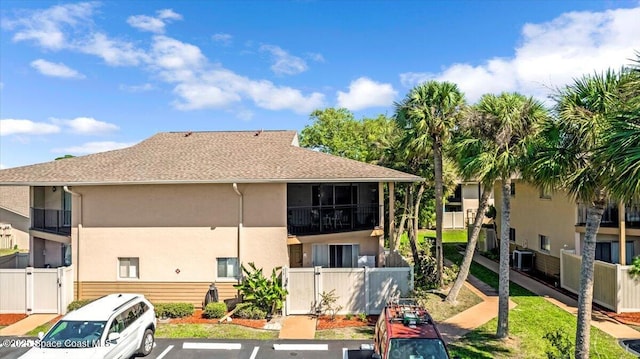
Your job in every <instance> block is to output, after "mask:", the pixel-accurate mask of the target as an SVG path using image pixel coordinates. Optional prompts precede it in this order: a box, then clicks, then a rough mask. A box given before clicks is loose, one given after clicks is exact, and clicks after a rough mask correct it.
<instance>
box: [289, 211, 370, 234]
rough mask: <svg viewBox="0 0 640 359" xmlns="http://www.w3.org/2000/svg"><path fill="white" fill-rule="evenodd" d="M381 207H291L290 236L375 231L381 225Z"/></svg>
mask: <svg viewBox="0 0 640 359" xmlns="http://www.w3.org/2000/svg"><path fill="white" fill-rule="evenodd" d="M380 210H381V206H380V205H377V204H370V205H336V206H309V207H289V208H288V210H287V213H288V219H287V227H288V230H289V234H294V235H311V234H325V233H337V232H349V231H356V230H365V229H373V228H374V227H375V226H378V225H380V223H379V222H380V221H379V218H380V216H379V214H380Z"/></svg>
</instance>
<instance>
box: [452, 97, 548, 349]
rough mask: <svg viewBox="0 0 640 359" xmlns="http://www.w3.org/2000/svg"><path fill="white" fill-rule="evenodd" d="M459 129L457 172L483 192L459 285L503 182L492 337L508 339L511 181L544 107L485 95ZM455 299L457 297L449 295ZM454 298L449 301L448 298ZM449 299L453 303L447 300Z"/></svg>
mask: <svg viewBox="0 0 640 359" xmlns="http://www.w3.org/2000/svg"><path fill="white" fill-rule="evenodd" d="M465 114H466V116H465V120H464V123H463V125H462V126H461V128H462V130H461V136H462V138H461V139H456V143H458V142H459V144H457V145H456V147H457V151H456V152H457V158H458V163H459V164H460V170H461V172H462V173H463V174H465V175H466V176H472V177H475V178H477V179H478V180H480V182H481V183H482V185H483V187H484V190H483V194H482V196H481V197H482V198H481V203H480V204H481V205H482V208H480V209H479V210H478V211H477V214H476V218H475V220H474V225H473V229H472V232H471V238H470V241H469V244H467V250H466V253H465V259H464V260H463V264H462V266H463V267H461V276H462V277H459V278H458V283H456V285H457V286H458V287H459V286H461V283H462V282H464V280H465V279H466V276H467V275H468V271H469V269H468V267H469V266H470V264H471V261H472V258H473V253H474V251H475V243H476V241H477V237H478V235H479V233H480V227H481V226H482V217H483V216H484V212H485V211H486V208H487V200H488V198H489V195H490V193H491V188H492V186H493V182H494V181H495V180H497V179H500V180H501V192H502V193H501V194H502V195H501V197H502V206H501V216H500V219H501V221H500V232H501V233H500V281H499V286H498V296H499V299H498V325H497V330H496V336H497V337H498V338H506V337H507V336H508V335H509V228H510V213H511V202H510V198H511V178H512V177H513V176H515V175H517V174H518V173H519V171H520V170H521V168H522V167H523V165H524V163H523V158H525V156H524V155H525V154H526V153H527V151H526V150H527V148H528V143H530V142H532V141H533V139H534V138H535V137H536V135H537V134H538V132H539V129H540V126H539V124H540V123H541V122H542V121H543V120H544V119H545V118H546V117H547V116H548V112H547V110H546V109H545V107H544V106H543V105H542V104H541V103H540V102H539V101H537V100H535V99H533V98H531V97H525V96H523V95H521V94H518V93H502V94H500V95H497V96H496V95H493V94H486V95H484V96H482V97H481V98H480V101H478V103H477V104H476V105H474V106H473V108H472V109H471V110H470V111H468V112H466V113H465ZM453 294H454V295H457V293H455V292H454V293H453ZM452 299H453V298H452ZM449 300H450V301H451V299H449Z"/></svg>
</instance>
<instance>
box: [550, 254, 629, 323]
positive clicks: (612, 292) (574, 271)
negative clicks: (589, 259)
mask: <svg viewBox="0 0 640 359" xmlns="http://www.w3.org/2000/svg"><path fill="white" fill-rule="evenodd" d="M581 264H582V258H581V256H578V255H575V254H572V253H569V252H567V251H561V252H560V285H561V287H562V288H564V289H566V290H568V291H570V292H573V293H576V294H577V293H578V291H579V289H580V267H581ZM629 269H630V266H623V265H620V264H612V263H606V262H602V261H595V266H594V275H593V277H594V283H593V302H594V303H597V304H599V305H601V306H603V307H605V308H608V309H611V310H613V311H615V312H616V313H623V312H640V279H634V278H631V277H630V276H629Z"/></svg>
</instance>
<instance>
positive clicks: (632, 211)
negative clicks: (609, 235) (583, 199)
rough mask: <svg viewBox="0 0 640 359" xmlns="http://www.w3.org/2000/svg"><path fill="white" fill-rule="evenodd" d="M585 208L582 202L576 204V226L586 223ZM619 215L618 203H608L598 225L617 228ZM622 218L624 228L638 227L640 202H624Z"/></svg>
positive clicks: (639, 225) (639, 226)
mask: <svg viewBox="0 0 640 359" xmlns="http://www.w3.org/2000/svg"><path fill="white" fill-rule="evenodd" d="M587 209H588V207H587V206H585V205H583V204H579V205H578V222H577V223H576V225H577V226H585V225H586V224H587ZM619 217H620V216H619V213H618V205H617V204H615V203H609V204H608V205H607V207H606V208H605V209H604V213H603V214H602V221H601V222H600V227H608V228H617V227H618V223H619V222H618V219H619ZM624 219H625V226H626V228H640V203H637V202H632V203H628V204H626V205H625V216H624Z"/></svg>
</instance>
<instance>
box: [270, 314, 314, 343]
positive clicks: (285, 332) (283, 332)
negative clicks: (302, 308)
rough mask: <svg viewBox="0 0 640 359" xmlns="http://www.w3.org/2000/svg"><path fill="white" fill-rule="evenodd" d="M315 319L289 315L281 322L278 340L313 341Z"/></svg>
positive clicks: (307, 316) (306, 316)
mask: <svg viewBox="0 0 640 359" xmlns="http://www.w3.org/2000/svg"><path fill="white" fill-rule="evenodd" d="M315 336H316V318H314V317H312V316H309V315H290V316H287V317H286V318H284V320H283V321H282V328H280V335H279V336H278V338H279V339H314V338H315Z"/></svg>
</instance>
